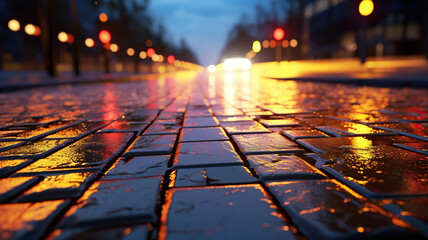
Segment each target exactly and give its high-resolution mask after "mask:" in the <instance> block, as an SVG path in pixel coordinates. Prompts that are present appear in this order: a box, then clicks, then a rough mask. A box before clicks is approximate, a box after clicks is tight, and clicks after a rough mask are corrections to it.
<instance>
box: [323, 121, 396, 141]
mask: <svg viewBox="0 0 428 240" xmlns="http://www.w3.org/2000/svg"><path fill="white" fill-rule="evenodd" d="M316 129H318V130H321V131H324V132H326V133H329V134H332V135H334V136H336V137H340V136H346V135H348V136H361V135H393V134H392V133H391V132H387V131H384V130H380V129H375V128H372V127H368V126H366V125H363V124H360V123H353V122H342V123H341V124H338V125H329V126H319V127H316Z"/></svg>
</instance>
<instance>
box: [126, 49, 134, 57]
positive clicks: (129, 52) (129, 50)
mask: <svg viewBox="0 0 428 240" xmlns="http://www.w3.org/2000/svg"><path fill="white" fill-rule="evenodd" d="M126 54H128V56H130V57H132V56H134V54H135V50H134V49H133V48H128V49H127V50H126Z"/></svg>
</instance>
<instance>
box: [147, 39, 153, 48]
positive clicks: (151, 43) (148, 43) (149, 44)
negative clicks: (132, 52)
mask: <svg viewBox="0 0 428 240" xmlns="http://www.w3.org/2000/svg"><path fill="white" fill-rule="evenodd" d="M146 46H147V47H151V46H153V42H152V40H150V39H147V40H146Z"/></svg>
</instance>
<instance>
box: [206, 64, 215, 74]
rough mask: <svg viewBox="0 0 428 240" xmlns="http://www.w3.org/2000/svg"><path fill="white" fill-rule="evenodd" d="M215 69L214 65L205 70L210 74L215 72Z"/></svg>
mask: <svg viewBox="0 0 428 240" xmlns="http://www.w3.org/2000/svg"><path fill="white" fill-rule="evenodd" d="M215 69H216V67H215V65H212V64H211V65H209V66H208V67H207V70H208V72H210V73H213V72H215Z"/></svg>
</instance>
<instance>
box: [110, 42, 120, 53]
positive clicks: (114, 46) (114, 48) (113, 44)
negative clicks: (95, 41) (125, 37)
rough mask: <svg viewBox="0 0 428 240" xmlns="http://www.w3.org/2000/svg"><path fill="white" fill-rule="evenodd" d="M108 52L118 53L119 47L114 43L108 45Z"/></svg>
mask: <svg viewBox="0 0 428 240" xmlns="http://www.w3.org/2000/svg"><path fill="white" fill-rule="evenodd" d="M110 51H112V52H114V53H115V52H117V51H119V46H118V45H117V44H116V43H112V44H110Z"/></svg>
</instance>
